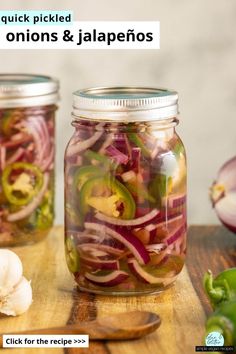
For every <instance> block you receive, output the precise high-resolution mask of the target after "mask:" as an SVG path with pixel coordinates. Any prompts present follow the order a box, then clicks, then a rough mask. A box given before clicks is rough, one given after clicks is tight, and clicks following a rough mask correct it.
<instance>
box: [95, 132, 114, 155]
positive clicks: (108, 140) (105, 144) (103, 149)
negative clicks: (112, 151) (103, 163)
mask: <svg viewBox="0 0 236 354" xmlns="http://www.w3.org/2000/svg"><path fill="white" fill-rule="evenodd" d="M112 142H113V137H112V135H111V134H110V135H108V136H107V138H106V139H105V141H104V142H103V144H102V146H101V147H100V149H99V151H98V152H99V154H105V152H106V148H107V147H108V146H109V145H111V144H112Z"/></svg>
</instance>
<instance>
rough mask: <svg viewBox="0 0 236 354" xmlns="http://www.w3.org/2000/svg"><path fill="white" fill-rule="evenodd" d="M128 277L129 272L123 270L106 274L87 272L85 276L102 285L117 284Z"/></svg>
mask: <svg viewBox="0 0 236 354" xmlns="http://www.w3.org/2000/svg"><path fill="white" fill-rule="evenodd" d="M128 277H129V274H128V273H126V272H122V271H121V270H114V271H113V272H111V273H109V274H106V275H97V274H91V273H85V278H86V279H87V280H89V281H90V282H91V283H94V284H97V285H100V286H116V285H118V284H120V283H122V282H123V281H125V280H126V279H127V278H128Z"/></svg>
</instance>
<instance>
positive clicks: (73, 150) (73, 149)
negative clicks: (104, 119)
mask: <svg viewBox="0 0 236 354" xmlns="http://www.w3.org/2000/svg"><path fill="white" fill-rule="evenodd" d="M97 126H98V127H102V126H103V124H102V123H99V124H98V125H97ZM102 134H103V130H101V131H97V132H96V133H95V134H94V135H92V136H91V137H90V138H89V139H87V140H84V141H80V143H79V144H77V143H76V144H73V145H69V146H68V148H67V153H66V154H67V156H72V155H75V154H78V153H79V152H81V151H84V150H86V149H89V148H90V147H91V146H93V145H94V144H95V143H96V141H97V140H98V139H99V138H100V137H101V136H102Z"/></svg>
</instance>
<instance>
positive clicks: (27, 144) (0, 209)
mask: <svg viewBox="0 0 236 354" xmlns="http://www.w3.org/2000/svg"><path fill="white" fill-rule="evenodd" d="M58 87H59V84H58V81H57V80H55V79H53V78H51V77H48V76H39V75H28V74H1V75H0V247H2V246H14V245H20V244H24V243H32V242H36V241H39V240H41V239H42V238H44V237H45V236H46V235H47V234H48V232H49V230H50V228H51V227H52V225H53V218H54V154H55V141H54V139H55V130H54V129H55V122H54V118H55V111H56V109H57V106H56V102H57V101H58Z"/></svg>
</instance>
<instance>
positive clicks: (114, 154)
mask: <svg viewBox="0 0 236 354" xmlns="http://www.w3.org/2000/svg"><path fill="white" fill-rule="evenodd" d="M106 152H107V154H108V155H109V156H110V157H111V158H112V159H113V160H115V162H117V163H118V164H124V165H126V164H127V162H128V161H129V158H128V156H127V155H125V154H123V153H122V152H121V151H120V150H118V149H117V148H115V147H114V146H112V145H110V146H108V147H107V148H106Z"/></svg>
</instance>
